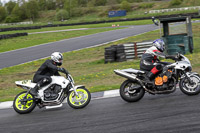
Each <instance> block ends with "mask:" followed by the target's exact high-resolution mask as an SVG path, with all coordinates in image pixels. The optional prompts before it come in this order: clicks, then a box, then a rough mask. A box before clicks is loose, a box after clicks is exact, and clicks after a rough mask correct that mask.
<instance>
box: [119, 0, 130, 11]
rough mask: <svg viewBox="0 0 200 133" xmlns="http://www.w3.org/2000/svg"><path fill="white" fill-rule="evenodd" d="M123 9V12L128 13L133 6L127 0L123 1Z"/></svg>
mask: <svg viewBox="0 0 200 133" xmlns="http://www.w3.org/2000/svg"><path fill="white" fill-rule="evenodd" d="M121 9H122V10H126V11H127V12H128V11H130V10H131V5H130V3H129V2H127V1H126V0H124V1H122V3H121Z"/></svg>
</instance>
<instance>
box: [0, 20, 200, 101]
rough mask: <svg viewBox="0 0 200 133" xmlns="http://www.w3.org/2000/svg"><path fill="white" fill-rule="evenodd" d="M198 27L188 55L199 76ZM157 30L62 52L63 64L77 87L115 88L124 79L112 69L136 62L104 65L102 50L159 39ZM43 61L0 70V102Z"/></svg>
mask: <svg viewBox="0 0 200 133" xmlns="http://www.w3.org/2000/svg"><path fill="white" fill-rule="evenodd" d="M199 29H200V25H199V23H197V24H193V35H194V47H195V53H194V54H188V55H187V57H188V58H189V59H190V60H191V63H192V66H193V71H196V72H198V73H200V69H199V66H200V51H199V49H200V45H199V42H200V34H199V33H200V32H199ZM159 37H160V34H159V30H156V31H151V32H148V33H145V34H142V35H138V36H133V37H129V38H126V39H124V40H120V41H117V42H112V43H109V44H106V45H103V46H99V47H95V48H87V49H82V50H79V51H72V52H67V53H64V64H63V66H62V67H64V68H66V69H67V70H68V71H69V72H70V73H71V75H72V76H73V77H74V80H75V83H76V85H78V84H82V85H85V86H86V87H87V88H88V89H89V90H90V92H97V91H104V90H111V89H118V88H119V87H120V84H121V83H122V82H123V81H124V80H125V79H124V78H122V77H120V76H117V75H115V74H114V72H113V70H114V69H125V68H136V69H137V68H139V59H135V60H133V61H127V62H115V63H108V64H104V48H105V47H108V46H110V45H115V44H122V43H126V42H140V41H145V40H154V39H156V38H159ZM44 60H45V59H42V60H38V61H33V62H30V63H25V64H22V65H17V66H13V67H8V68H4V69H1V70H0V75H1V76H0V101H7V100H13V98H14V97H15V95H17V93H19V92H20V91H22V89H20V88H17V87H16V85H15V83H14V82H15V81H17V80H25V79H32V77H33V75H34V72H35V71H36V70H37V69H38V67H39V66H40V65H41V64H42V63H43V62H44Z"/></svg>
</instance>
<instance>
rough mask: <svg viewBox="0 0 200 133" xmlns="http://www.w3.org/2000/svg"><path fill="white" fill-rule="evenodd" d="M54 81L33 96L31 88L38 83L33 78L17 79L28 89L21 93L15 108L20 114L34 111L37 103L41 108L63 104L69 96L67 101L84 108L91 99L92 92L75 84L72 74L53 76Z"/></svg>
mask: <svg viewBox="0 0 200 133" xmlns="http://www.w3.org/2000/svg"><path fill="white" fill-rule="evenodd" d="M51 78H52V82H51V83H50V84H48V85H46V86H44V87H41V88H40V89H39V90H38V95H37V96H33V95H32V94H31V93H30V90H31V89H32V88H34V87H35V85H36V83H32V82H31V80H23V81H16V82H15V84H16V85H17V86H18V87H21V88H23V89H26V90H27V91H24V92H21V93H19V94H18V95H17V96H16V97H15V99H14V102H13V108H14V110H15V111H16V112H17V113H19V114H26V113H30V112H31V111H33V109H34V108H35V107H36V105H37V106H38V107H39V108H42V107H52V106H62V103H63V101H64V100H65V99H66V98H67V103H68V104H69V105H70V106H71V107H72V108H75V109H80V108H84V107H85V106H87V105H88V104H89V102H90V100H91V94H90V92H89V91H88V90H87V89H86V88H85V87H84V86H82V85H78V86H74V80H73V78H72V76H71V75H70V74H66V78H65V77H63V76H51Z"/></svg>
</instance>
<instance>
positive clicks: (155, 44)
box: [153, 39, 165, 52]
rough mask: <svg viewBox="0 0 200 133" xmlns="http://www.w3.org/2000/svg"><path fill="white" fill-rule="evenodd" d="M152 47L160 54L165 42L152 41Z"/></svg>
mask: <svg viewBox="0 0 200 133" xmlns="http://www.w3.org/2000/svg"><path fill="white" fill-rule="evenodd" d="M153 46H155V47H156V48H157V49H158V50H159V51H160V52H164V50H165V42H164V41H163V40H161V39H157V40H155V41H153Z"/></svg>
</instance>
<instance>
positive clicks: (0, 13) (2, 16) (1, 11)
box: [0, 6, 6, 21]
mask: <svg viewBox="0 0 200 133" xmlns="http://www.w3.org/2000/svg"><path fill="white" fill-rule="evenodd" d="M5 18H6V9H5V8H4V7H3V6H0V21H3V20H4V19H5Z"/></svg>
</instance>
